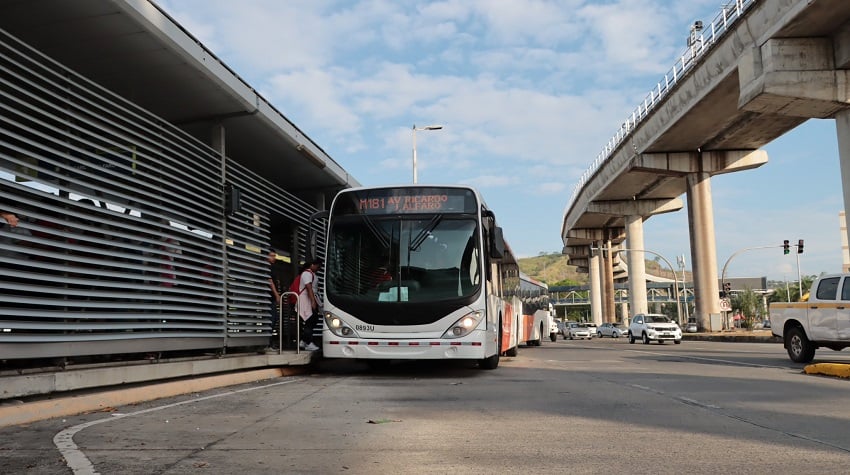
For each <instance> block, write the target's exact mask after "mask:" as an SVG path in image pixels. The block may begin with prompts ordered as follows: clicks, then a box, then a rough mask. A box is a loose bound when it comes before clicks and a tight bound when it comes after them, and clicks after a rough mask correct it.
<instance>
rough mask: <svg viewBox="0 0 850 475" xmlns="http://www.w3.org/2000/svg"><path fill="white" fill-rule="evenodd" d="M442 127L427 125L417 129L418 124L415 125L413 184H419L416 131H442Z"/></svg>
mask: <svg viewBox="0 0 850 475" xmlns="http://www.w3.org/2000/svg"><path fill="white" fill-rule="evenodd" d="M442 128H443V126H442V125H426V126H425V127H416V124H413V183H414V184H415V183H417V182H418V180H417V177H416V131H417V130H440V129H442Z"/></svg>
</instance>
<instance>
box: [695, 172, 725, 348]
mask: <svg viewBox="0 0 850 475" xmlns="http://www.w3.org/2000/svg"><path fill="white" fill-rule="evenodd" d="M688 223H689V226H690V235H691V262H693V268H694V269H693V273H694V296H695V302H694V303H695V316H696V318H697V321H698V322H699V327H700V328H703V329H707V330H709V331H720V330H721V322H720V297H719V295H720V294H719V292H720V289H719V288H718V285H717V249H716V247H715V246H716V241H715V236H714V209H713V206H712V200H711V177H710V175H709V173H708V172H696V173H690V174H688Z"/></svg>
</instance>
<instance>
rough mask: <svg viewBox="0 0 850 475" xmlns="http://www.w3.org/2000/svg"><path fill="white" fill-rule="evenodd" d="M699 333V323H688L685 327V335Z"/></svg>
mask: <svg viewBox="0 0 850 475" xmlns="http://www.w3.org/2000/svg"><path fill="white" fill-rule="evenodd" d="M698 331H699V328H698V327H697V322H693V321H692V322H688V323H687V324H686V325H685V333H696V332H698Z"/></svg>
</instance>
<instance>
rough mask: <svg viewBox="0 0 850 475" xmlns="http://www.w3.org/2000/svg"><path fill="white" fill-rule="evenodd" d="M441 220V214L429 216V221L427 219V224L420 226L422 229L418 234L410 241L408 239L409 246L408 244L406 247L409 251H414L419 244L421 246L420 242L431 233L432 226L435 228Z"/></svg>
mask: <svg viewBox="0 0 850 475" xmlns="http://www.w3.org/2000/svg"><path fill="white" fill-rule="evenodd" d="M442 220H443V215H442V214H438V215H435V216H434V217H433V218H431V221H429V222H428V224H427V225H426V226H425V227H424V228H422V231H419V234H417V235H416V237H415V238H414V239H413V240H412V241H410V246H408V249H410V250H411V251H416V250H417V249H419V246H421V245H422V243H423V242H425V239H427V238H428V236H429V235H430V234H431V231H433V230H434V228H436V227H437V225H438V224H440V221H442Z"/></svg>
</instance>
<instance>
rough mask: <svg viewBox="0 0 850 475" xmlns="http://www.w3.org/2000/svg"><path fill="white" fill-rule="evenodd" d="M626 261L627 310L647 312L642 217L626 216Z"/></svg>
mask: <svg viewBox="0 0 850 475" xmlns="http://www.w3.org/2000/svg"><path fill="white" fill-rule="evenodd" d="M626 249H631V250H630V251H629V252H627V253H626V262H627V263H628V265H629V306H630V307H631V308H630V309H629V311H630V312H631V314H632V315H634V314H637V313H647V312H648V308H647V303H646V261H645V257H644V256H645V255H646V253H645V252H643V249H645V248H644V247H643V218H642V217H641V216H639V215H637V216H636V215H629V216H626Z"/></svg>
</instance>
